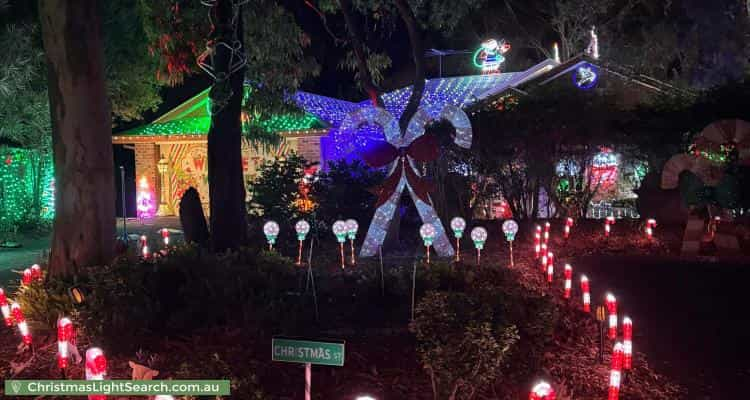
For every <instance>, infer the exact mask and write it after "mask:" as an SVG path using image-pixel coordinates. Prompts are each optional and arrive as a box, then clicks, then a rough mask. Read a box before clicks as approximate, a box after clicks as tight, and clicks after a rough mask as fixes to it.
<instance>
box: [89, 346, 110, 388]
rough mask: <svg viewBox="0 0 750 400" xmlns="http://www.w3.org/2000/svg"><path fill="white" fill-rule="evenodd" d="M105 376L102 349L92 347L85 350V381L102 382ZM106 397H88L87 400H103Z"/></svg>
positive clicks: (105, 367) (105, 369) (104, 360)
mask: <svg viewBox="0 0 750 400" xmlns="http://www.w3.org/2000/svg"><path fill="white" fill-rule="evenodd" d="M106 376H107V358H106V357H105V356H104V352H103V351H102V349H100V348H98V347H92V348H90V349H88V350H86V380H87V381H103V380H104V378H105V377H106ZM106 398H107V396H105V395H101V394H96V395H89V400H105V399H106Z"/></svg>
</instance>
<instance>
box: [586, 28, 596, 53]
mask: <svg viewBox="0 0 750 400" xmlns="http://www.w3.org/2000/svg"><path fill="white" fill-rule="evenodd" d="M589 34H590V36H589V45H588V47H586V54H588V55H590V56H591V58H593V59H594V60H597V59H599V36H597V34H596V27H595V26H592V27H591V31H590V32H589Z"/></svg>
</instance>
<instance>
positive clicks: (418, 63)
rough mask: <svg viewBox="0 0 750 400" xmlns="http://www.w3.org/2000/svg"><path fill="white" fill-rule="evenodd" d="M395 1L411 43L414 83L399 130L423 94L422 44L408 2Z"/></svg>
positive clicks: (410, 115)
mask: <svg viewBox="0 0 750 400" xmlns="http://www.w3.org/2000/svg"><path fill="white" fill-rule="evenodd" d="M395 3H396V8H397V9H398V13H399V14H400V15H401V19H403V20H404V24H406V30H407V32H408V33H409V42H410V43H411V52H412V56H413V57H414V84H413V85H412V91H411V96H409V102H408V103H406V108H405V109H404V112H403V114H401V118H399V121H398V124H399V126H400V127H401V130H402V131H405V130H406V127H407V126H408V125H409V120H410V119H411V117H412V116H413V115H414V113H416V112H417V108H418V107H419V103H420V102H421V101H422V95H423V94H424V83H425V82H424V46H423V45H422V38H420V37H419V32H418V31H417V21H416V18H415V17H414V12H413V11H412V9H411V7H410V6H409V3H407V2H406V0H395Z"/></svg>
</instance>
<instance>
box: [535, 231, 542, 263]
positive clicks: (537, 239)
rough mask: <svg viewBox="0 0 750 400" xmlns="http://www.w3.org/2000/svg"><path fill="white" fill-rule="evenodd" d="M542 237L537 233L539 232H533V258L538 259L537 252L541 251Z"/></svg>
mask: <svg viewBox="0 0 750 400" xmlns="http://www.w3.org/2000/svg"><path fill="white" fill-rule="evenodd" d="M541 241H542V237H541V236H540V235H539V232H535V233H534V259H535V260H538V259H539V252H540V251H542V244H541Z"/></svg>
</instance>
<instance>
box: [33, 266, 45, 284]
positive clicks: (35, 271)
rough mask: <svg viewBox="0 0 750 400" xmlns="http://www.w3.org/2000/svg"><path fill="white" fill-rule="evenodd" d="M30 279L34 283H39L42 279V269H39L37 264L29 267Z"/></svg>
mask: <svg viewBox="0 0 750 400" xmlns="http://www.w3.org/2000/svg"><path fill="white" fill-rule="evenodd" d="M31 279H33V280H35V281H41V280H42V279H43V277H42V267H40V266H39V264H34V265H32V266H31Z"/></svg>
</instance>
